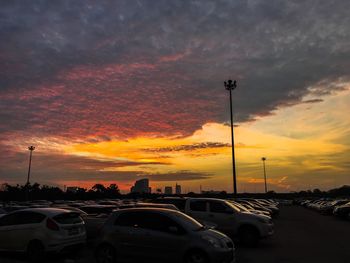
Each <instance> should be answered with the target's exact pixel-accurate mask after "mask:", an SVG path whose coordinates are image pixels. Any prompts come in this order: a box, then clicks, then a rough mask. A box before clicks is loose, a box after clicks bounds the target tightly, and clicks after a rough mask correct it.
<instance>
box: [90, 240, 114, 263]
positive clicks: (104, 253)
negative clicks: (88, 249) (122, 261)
mask: <svg viewBox="0 0 350 263" xmlns="http://www.w3.org/2000/svg"><path fill="white" fill-rule="evenodd" d="M95 259H96V262H97V263H115V262H116V260H117V258H116V252H115V249H114V247H112V246H111V245H108V244H103V245H100V246H98V247H97V249H96V251H95Z"/></svg>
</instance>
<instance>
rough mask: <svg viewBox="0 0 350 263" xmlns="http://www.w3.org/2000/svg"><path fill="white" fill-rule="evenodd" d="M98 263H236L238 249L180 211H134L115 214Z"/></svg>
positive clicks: (103, 235)
mask: <svg viewBox="0 0 350 263" xmlns="http://www.w3.org/2000/svg"><path fill="white" fill-rule="evenodd" d="M95 255H96V261H97V262H98V263H102V262H103V263H112V262H116V260H117V262H162V263H164V262H169V263H170V262H173V263H232V262H235V248H234V245H233V242H232V240H231V239H230V238H229V237H227V236H226V235H224V234H222V233H220V232H217V231H215V230H212V229H208V228H206V227H204V226H203V225H202V224H200V223H199V222H197V221H196V220H194V219H193V218H191V217H189V216H187V215H186V214H184V213H181V212H179V211H176V210H170V209H163V208H130V209H121V210H117V211H115V212H113V213H112V214H111V215H110V217H109V219H108V220H107V222H106V224H105V225H104V227H103V228H102V231H101V234H100V238H99V242H98V246H97V248H96V253H95Z"/></svg>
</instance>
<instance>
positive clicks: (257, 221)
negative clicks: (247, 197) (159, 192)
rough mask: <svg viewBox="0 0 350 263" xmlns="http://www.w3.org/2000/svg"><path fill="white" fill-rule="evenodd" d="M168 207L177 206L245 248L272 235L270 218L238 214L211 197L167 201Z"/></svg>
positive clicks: (233, 207) (251, 214) (245, 212)
mask: <svg viewBox="0 0 350 263" xmlns="http://www.w3.org/2000/svg"><path fill="white" fill-rule="evenodd" d="M166 200H169V201H170V202H171V203H172V204H180V205H181V207H183V209H184V210H183V211H184V212H185V213H186V214H187V215H189V216H191V217H193V218H194V219H196V220H197V221H199V222H201V223H202V224H205V225H208V224H211V225H214V226H215V229H217V230H219V231H221V232H223V233H225V234H226V235H228V236H229V237H231V238H234V239H237V240H239V241H240V242H241V243H243V244H244V245H247V246H255V245H257V243H258V242H259V240H260V239H261V238H265V237H268V236H271V235H273V233H274V226H273V222H272V220H271V218H270V217H269V216H265V215H257V214H253V213H250V212H247V211H241V210H240V209H238V208H237V207H235V206H234V205H233V204H231V203H230V202H229V201H226V200H223V199H214V198H178V199H176V198H169V199H165V198H164V199H162V202H165V201H166Z"/></svg>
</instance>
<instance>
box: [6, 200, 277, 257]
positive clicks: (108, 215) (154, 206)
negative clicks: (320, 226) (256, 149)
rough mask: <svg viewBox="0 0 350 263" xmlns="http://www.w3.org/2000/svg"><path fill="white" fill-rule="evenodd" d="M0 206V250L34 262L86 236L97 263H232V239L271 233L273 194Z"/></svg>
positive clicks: (250, 242) (252, 240)
mask: <svg viewBox="0 0 350 263" xmlns="http://www.w3.org/2000/svg"><path fill="white" fill-rule="evenodd" d="M0 209H1V210H0V250H1V251H18V252H25V253H27V255H28V258H29V259H32V260H34V261H35V262H37V261H39V260H42V259H43V258H44V255H45V254H46V253H47V252H60V251H62V250H65V249H71V248H76V247H81V246H84V245H85V243H86V241H88V242H90V243H91V244H92V245H93V246H94V248H95V255H96V261H97V262H98V263H102V262H106V263H108V262H111V263H112V262H116V261H118V262H124V261H125V262H138V261H139V260H141V259H142V260H143V261H144V262H185V263H209V262H212V263H216V262H217V263H229V262H234V261H235V246H234V242H233V241H235V242H236V241H237V242H240V243H242V244H243V245H247V246H256V245H257V244H258V242H259V240H260V239H262V238H266V237H269V236H271V235H273V233H274V225H273V221H272V217H275V216H277V215H278V213H279V209H278V203H277V202H276V201H274V200H266V199H235V200H224V199H213V198H186V197H182V198H180V197H165V198H158V199H155V200H143V201H142V202H141V201H140V200H139V201H134V200H100V201H97V202H96V201H55V202H47V201H45V200H43V201H35V202H29V203H13V202H12V203H7V204H2V205H0ZM1 213H2V214H1ZM232 240H233V241H232Z"/></svg>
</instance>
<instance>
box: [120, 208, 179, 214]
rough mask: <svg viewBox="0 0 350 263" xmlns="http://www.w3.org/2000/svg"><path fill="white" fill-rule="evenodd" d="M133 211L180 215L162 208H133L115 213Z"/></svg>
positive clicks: (175, 211)
mask: <svg viewBox="0 0 350 263" xmlns="http://www.w3.org/2000/svg"><path fill="white" fill-rule="evenodd" d="M131 211H137V212H146V211H151V212H159V213H165V214H169V213H180V212H179V211H177V210H173V209H168V208H160V207H132V208H125V209H121V210H115V211H114V213H116V214H119V213H125V212H131Z"/></svg>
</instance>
